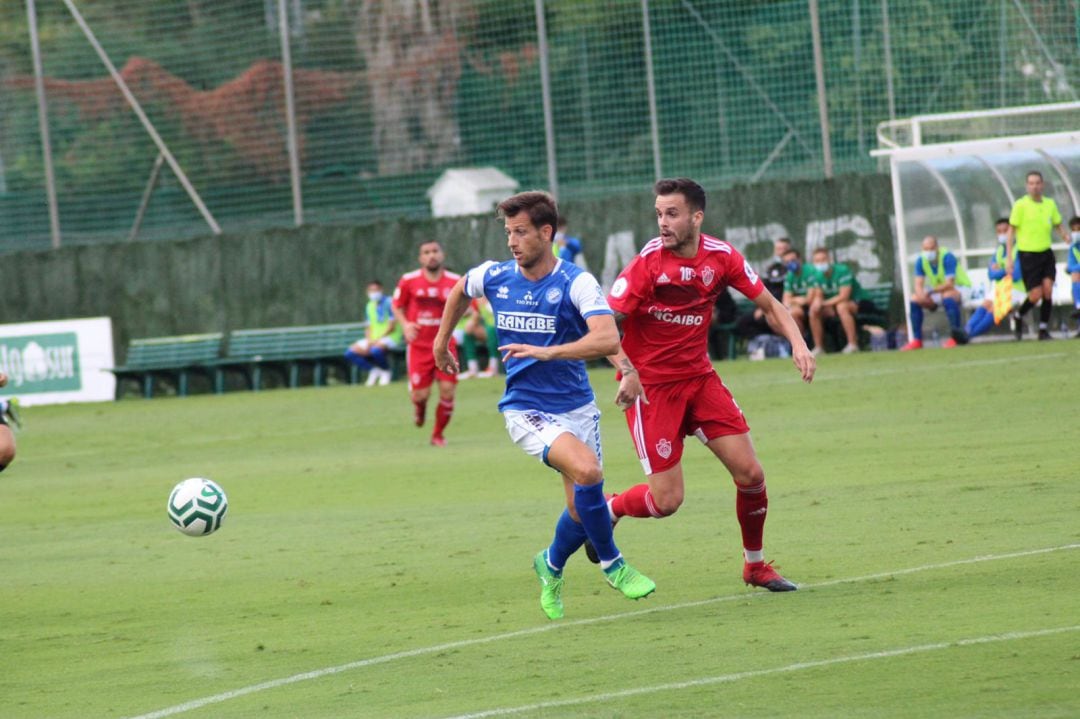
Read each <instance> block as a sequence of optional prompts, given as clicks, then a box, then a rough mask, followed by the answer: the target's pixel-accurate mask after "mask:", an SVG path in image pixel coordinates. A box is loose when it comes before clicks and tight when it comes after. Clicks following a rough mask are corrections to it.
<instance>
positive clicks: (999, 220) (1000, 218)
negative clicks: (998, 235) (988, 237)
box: [994, 217, 1009, 227]
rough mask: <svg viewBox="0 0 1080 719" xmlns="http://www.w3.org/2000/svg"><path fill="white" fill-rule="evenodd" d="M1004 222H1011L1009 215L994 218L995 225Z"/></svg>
mask: <svg viewBox="0 0 1080 719" xmlns="http://www.w3.org/2000/svg"><path fill="white" fill-rule="evenodd" d="M1002 223H1004V224H1006V225H1007V224H1009V218H1008V217H999V218H997V219H996V220H994V227H997V226H998V225H1000V224H1002Z"/></svg>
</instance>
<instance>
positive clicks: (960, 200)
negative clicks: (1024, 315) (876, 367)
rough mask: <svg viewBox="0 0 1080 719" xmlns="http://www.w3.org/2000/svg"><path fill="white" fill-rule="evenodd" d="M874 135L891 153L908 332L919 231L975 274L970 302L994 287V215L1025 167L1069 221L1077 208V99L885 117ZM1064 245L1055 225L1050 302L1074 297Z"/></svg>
mask: <svg viewBox="0 0 1080 719" xmlns="http://www.w3.org/2000/svg"><path fill="white" fill-rule="evenodd" d="M877 139H878V149H876V150H874V151H872V152H871V154H872V155H874V156H876V157H880V158H884V159H886V160H887V161H888V163H889V173H890V175H891V177H892V191H893V205H894V209H895V223H896V225H895V232H894V236H895V238H896V257H897V262H898V264H899V267H897V268H896V271H897V273H898V274H899V275H900V282H901V286H902V287H903V292H904V313H905V317H906V318H907V323H908V331H909V333H910V330H911V318H910V313H909V309H908V303H907V298H909V297H910V296H911V290H912V287H913V286H914V278H913V275H914V262H915V259H916V257H918V255H919V251H920V245H921V242H922V239H923V237H925V236H926V235H935V236H936V237H937V238H938V240H939V242H940V244H941V246H943V247H946V248H948V249H950V250H952V252H953V253H954V254H956V256H957V258H958V260H959V261H960V262H961V263H962V264H963V266H964V268H965V269H966V270H968V274H969V275H970V276H971V277H972V284H973V286H974V290H975V292H974V296H973V298H972V301H973V302H979V301H981V296H980V293H981V292H985V291H987V290H988V288H989V283H988V282H987V281H986V280H985V276H986V268H987V266H988V265H989V263H990V258H991V256H992V255H993V253H994V249H995V246H996V243H997V239H996V236H995V234H994V220H995V219H997V218H998V217H1008V216H1009V211H1010V210H1011V208H1012V205H1013V202H1015V201H1016V200H1017V199H1019V198H1020V197H1022V196H1023V195H1024V193H1025V185H1024V183H1025V178H1026V175H1027V173H1028V172H1030V171H1032V170H1037V171H1039V172H1041V173H1042V175H1043V179H1044V180H1045V190H1044V194H1045V195H1046V196H1047V197H1050V198H1052V199H1053V200H1054V201H1055V202H1056V203H1057V206H1058V209H1059V210H1060V211H1061V216H1062V220H1063V221H1064V222H1066V223H1067V222H1068V220H1069V218H1070V217H1072V216H1073V215H1077V214H1080V102H1067V103H1057V104H1052V105H1034V106H1025V107H1011V108H1003V109H999V110H982V111H972V112H956V113H947V114H938V115H919V116H915V117H910V118H907V119H902V120H892V121H887V122H883V123H880V124H879V125H878V131H877ZM1066 249H1067V246H1066V245H1063V244H1061V241H1060V238H1059V237H1058V236H1057V234H1056V233H1055V234H1054V244H1053V250H1054V252H1055V253H1056V254H1057V256H1058V258H1059V272H1058V280H1057V282H1056V283H1055V285H1054V301H1055V304H1070V305H1071V302H1072V298H1071V293H1070V286H1069V283H1068V282H1067V281H1063V279H1062V278H1063V270H1062V268H1063V266H1064V262H1060V260H1061V259H1063V258H1064V251H1065V250H1066Z"/></svg>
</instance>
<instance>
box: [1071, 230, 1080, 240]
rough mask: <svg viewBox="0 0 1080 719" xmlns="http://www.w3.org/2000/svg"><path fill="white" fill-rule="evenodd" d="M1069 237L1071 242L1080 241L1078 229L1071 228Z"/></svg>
mask: <svg viewBox="0 0 1080 719" xmlns="http://www.w3.org/2000/svg"><path fill="white" fill-rule="evenodd" d="M1071 237H1072V241H1073V242H1080V230H1073V232H1072V235H1071Z"/></svg>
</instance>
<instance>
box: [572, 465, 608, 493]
mask: <svg viewBox="0 0 1080 719" xmlns="http://www.w3.org/2000/svg"><path fill="white" fill-rule="evenodd" d="M566 474H567V476H569V477H570V478H571V479H572V480H573V482H574V484H580V485H581V486H583V487H591V486H592V485H594V484H600V483H601V482H603V481H604V470H603V469H601V468H600V465H599V464H592V465H587V466H579V467H571V468H570V469H568V470H567V471H566Z"/></svg>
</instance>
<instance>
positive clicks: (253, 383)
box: [214, 322, 366, 393]
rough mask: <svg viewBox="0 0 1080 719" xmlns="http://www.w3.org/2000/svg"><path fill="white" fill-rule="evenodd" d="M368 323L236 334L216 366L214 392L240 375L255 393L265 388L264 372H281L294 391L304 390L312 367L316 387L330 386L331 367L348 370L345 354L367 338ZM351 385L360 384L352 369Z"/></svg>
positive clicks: (231, 335) (223, 388)
mask: <svg viewBox="0 0 1080 719" xmlns="http://www.w3.org/2000/svg"><path fill="white" fill-rule="evenodd" d="M365 327H366V323H363V322H350V323H343V324H332V325H310V326H303V327H268V328H263V329H251V330H233V331H232V332H231V333H229V342H228V346H227V348H226V351H225V355H224V356H223V357H221V358H220V359H219V360H217V362H216V363H215V365H216V369H217V374H216V376H215V381H214V391H215V392H218V393H221V392H224V391H225V376H226V373H228V372H230V371H235V372H240V373H241V374H243V375H244V377H245V378H246V379H247V382H248V386H249V387H250V388H251V390H253V391H258V390H259V389H261V388H262V378H263V372H264V370H269V371H274V372H278V373H279V374H280V375H281V377H282V380H283V381H284V382H285V383H286V384H287V385H288V386H289V387H292V388H295V387H299V386H300V371H301V369H303V368H305V367H310V368H311V369H312V373H313V384H315V385H316V386H318V385H322V384H325V383H326V371H327V368H328V366H329V365H332V364H337V365H341V366H344V365H345V363H346V362H347V360H345V350H346V349H347V348H348V346H349V345H351V344H352V343H353V342H356V341H357V340H358V339H360V338H362V337H363V336H364V328H365ZM349 368H350V369H349V381H350V382H354V383H355V381H356V377H357V373H356V369H357V368H356V367H355V366H353V365H351V364H350V365H349Z"/></svg>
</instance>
